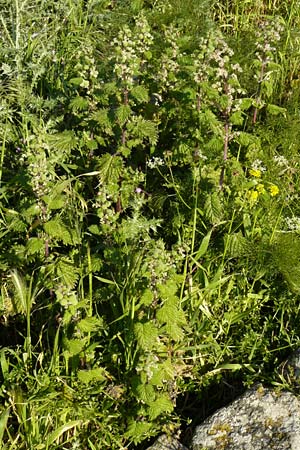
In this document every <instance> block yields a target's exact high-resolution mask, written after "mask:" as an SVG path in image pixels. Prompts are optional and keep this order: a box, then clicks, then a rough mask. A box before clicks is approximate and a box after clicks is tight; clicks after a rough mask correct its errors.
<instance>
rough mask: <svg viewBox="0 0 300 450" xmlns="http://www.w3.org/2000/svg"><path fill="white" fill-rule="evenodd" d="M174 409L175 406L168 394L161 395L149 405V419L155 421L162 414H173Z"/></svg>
mask: <svg viewBox="0 0 300 450" xmlns="http://www.w3.org/2000/svg"><path fill="white" fill-rule="evenodd" d="M173 409H174V405H173V403H172V402H171V400H170V398H169V397H168V396H167V394H161V395H159V397H157V399H156V400H154V401H153V402H151V403H150V404H149V409H148V412H149V417H150V419H151V420H155V419H156V418H157V417H158V416H160V415H161V414H166V413H171V412H172V411H173Z"/></svg>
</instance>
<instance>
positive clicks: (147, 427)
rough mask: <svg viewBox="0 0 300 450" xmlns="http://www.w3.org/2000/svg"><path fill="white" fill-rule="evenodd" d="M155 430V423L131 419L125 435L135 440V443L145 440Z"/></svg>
mask: <svg viewBox="0 0 300 450" xmlns="http://www.w3.org/2000/svg"><path fill="white" fill-rule="evenodd" d="M151 431H152V432H153V423H149V422H144V421H137V420H136V419H129V421H128V427H127V431H126V433H125V437H126V438H127V439H130V440H132V441H133V443H134V445H137V444H139V443H140V442H142V441H144V440H145V438H146V437H147V436H149V435H150V436H151Z"/></svg>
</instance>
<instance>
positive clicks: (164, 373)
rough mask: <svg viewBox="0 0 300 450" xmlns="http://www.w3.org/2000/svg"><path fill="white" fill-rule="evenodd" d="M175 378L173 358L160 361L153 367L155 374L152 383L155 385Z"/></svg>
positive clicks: (160, 384)
mask: <svg viewBox="0 0 300 450" xmlns="http://www.w3.org/2000/svg"><path fill="white" fill-rule="evenodd" d="M171 380H174V367H173V364H172V361H171V359H167V360H166V361H164V362H163V363H160V364H159V363H158V364H157V365H156V366H155V367H154V368H153V375H152V377H151V379H150V383H151V384H152V385H153V386H163V385H164V384H165V382H166V381H171Z"/></svg>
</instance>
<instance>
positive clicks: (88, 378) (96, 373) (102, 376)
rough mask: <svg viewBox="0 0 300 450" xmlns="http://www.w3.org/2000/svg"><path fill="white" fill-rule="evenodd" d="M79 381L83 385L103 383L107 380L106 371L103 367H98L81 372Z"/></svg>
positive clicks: (79, 372)
mask: <svg viewBox="0 0 300 450" xmlns="http://www.w3.org/2000/svg"><path fill="white" fill-rule="evenodd" d="M78 379H79V381H81V382H82V383H85V384H89V383H91V382H93V381H98V382H101V383H102V382H103V381H105V380H106V379H107V374H106V370H105V369H104V368H102V367H96V368H94V369H90V370H79V371H78Z"/></svg>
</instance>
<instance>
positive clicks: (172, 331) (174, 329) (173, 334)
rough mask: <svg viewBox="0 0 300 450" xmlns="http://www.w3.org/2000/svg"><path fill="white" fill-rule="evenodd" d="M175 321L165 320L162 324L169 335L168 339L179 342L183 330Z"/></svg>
mask: <svg viewBox="0 0 300 450" xmlns="http://www.w3.org/2000/svg"><path fill="white" fill-rule="evenodd" d="M177 323H178V322H177ZM177 323H171V322H167V323H166V325H165V326H164V331H165V333H166V334H167V335H168V336H169V338H170V339H172V340H173V341H176V342H179V341H182V340H183V339H184V336H185V330H184V329H183V328H181V327H180V326H178V325H177Z"/></svg>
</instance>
